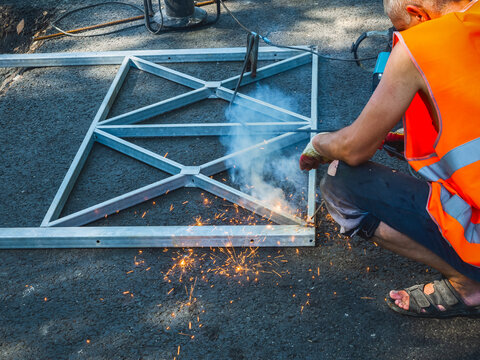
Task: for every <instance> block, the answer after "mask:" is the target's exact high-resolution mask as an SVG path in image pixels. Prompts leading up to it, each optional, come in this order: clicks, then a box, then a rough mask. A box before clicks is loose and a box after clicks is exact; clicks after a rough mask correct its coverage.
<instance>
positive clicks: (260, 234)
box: [0, 225, 315, 249]
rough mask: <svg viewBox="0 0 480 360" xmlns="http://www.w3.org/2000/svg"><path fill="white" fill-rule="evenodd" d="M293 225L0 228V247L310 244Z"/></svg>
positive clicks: (307, 234)
mask: <svg viewBox="0 0 480 360" xmlns="http://www.w3.org/2000/svg"><path fill="white" fill-rule="evenodd" d="M314 237H315V231H314V229H313V228H311V227H305V226H295V225H287V226H285V225H283V226H279V225H273V226H272V225H264V226H241V225H240V226H238V225H237V226H125V227H104V226H102V227H82V228H71V227H58V228H9V229H5V228H0V249H66V248H84V249H86V248H149V247H160V248H163V247H227V246H228V247H230V246H235V247H237V246H252V247H263V246H265V247H272V246H294V247H296V246H314V245H315V241H314Z"/></svg>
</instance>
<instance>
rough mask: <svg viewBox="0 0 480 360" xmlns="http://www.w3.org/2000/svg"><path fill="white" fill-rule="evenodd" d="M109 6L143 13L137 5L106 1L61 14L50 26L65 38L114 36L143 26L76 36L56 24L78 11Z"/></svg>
mask: <svg viewBox="0 0 480 360" xmlns="http://www.w3.org/2000/svg"><path fill="white" fill-rule="evenodd" d="M110 4H118V5H123V6H129V7H131V8H134V9H136V10H138V11H140V12H141V13H143V9H142V8H141V7H139V6H137V5H133V4H129V3H124V2H120V1H107V2H102V3H98V4H92V5H87V6H83V7H80V8H78V9H74V10H71V11H68V12H66V13H65V14H63V15H62V16H60V17H59V18H58V19H56V20H54V21H52V22H51V24H50V25H51V26H52V27H53V28H54V29H55V30H57V31H58V32H60V33H62V34H63V35H66V36H71V37H95V36H103V35H110V34H115V33H118V32H120V31H124V30H127V29H133V28H137V27H140V26H143V24H137V25H132V26H128V27H125V28H121V29H117V30H113V31H108V32H105V33H101V34H88V35H77V34H72V33H71V32H67V31H65V30H63V29H61V28H59V27H58V26H57V25H56V24H57V23H58V22H59V21H60V20H62V19H65V18H66V17H67V16H70V15H72V14H74V13H77V12H79V11H82V10H85V9H90V8H93V7H98V6H102V5H110Z"/></svg>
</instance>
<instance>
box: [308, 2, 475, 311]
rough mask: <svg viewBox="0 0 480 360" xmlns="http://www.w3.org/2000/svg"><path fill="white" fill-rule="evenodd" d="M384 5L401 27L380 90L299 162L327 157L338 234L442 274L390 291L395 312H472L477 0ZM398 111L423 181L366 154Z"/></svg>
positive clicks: (312, 164) (327, 193)
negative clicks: (367, 241)
mask: <svg viewBox="0 0 480 360" xmlns="http://www.w3.org/2000/svg"><path fill="white" fill-rule="evenodd" d="M384 7H385V12H386V14H387V15H388V16H389V18H390V19H391V21H392V23H393V25H394V26H395V28H396V29H397V30H398V31H397V32H395V33H394V47H393V49H392V52H391V55H390V58H389V60H388V63H387V65H386V68H385V72H384V74H383V76H382V79H381V81H380V83H379V85H378V87H377V88H376V90H375V92H374V93H373V95H372V97H371V98H370V100H369V101H368V103H367V105H366V106H365V108H364V109H363V111H362V112H361V114H360V115H359V116H358V118H357V119H356V120H355V121H354V122H353V123H352V124H351V125H349V126H347V127H345V128H343V129H341V130H339V131H336V132H332V133H322V134H318V135H316V136H315V137H313V138H312V140H311V142H310V143H309V144H308V145H307V147H306V148H305V151H304V153H303V154H302V156H301V158H300V168H301V169H302V170H310V169H312V168H317V167H318V166H319V164H323V163H330V165H329V167H328V170H327V174H326V175H325V177H324V178H323V179H322V181H321V184H320V188H321V190H322V195H323V198H324V200H325V204H326V208H327V210H328V211H329V213H330V214H331V216H332V218H333V219H334V220H335V221H336V222H337V223H338V224H339V225H340V228H341V232H343V233H344V234H346V235H354V234H358V235H359V236H361V237H363V238H365V239H372V240H373V241H374V242H375V243H377V244H378V245H380V246H382V247H384V248H386V249H388V250H390V251H393V252H395V253H397V254H399V255H401V256H404V257H407V258H410V259H413V260H415V261H418V262H421V263H423V264H426V265H428V266H430V267H432V268H434V269H436V270H438V271H439V272H440V273H441V274H442V275H443V277H442V279H441V280H436V281H434V282H433V283H428V284H421V285H415V286H412V287H409V288H406V289H404V290H395V291H391V292H390V293H389V295H388V296H387V303H388V305H389V306H390V307H391V308H392V309H393V310H395V311H397V312H399V313H402V314H405V315H411V316H418V317H437V318H444V317H452V316H476V315H478V314H480V99H479V98H478V91H479V89H480V2H478V1H477V0H473V1H469V0H416V1H411V0H384ZM402 118H403V121H404V128H405V139H406V141H405V157H406V159H407V160H408V162H409V164H410V166H411V167H412V168H413V169H415V170H416V171H417V172H418V173H419V174H421V175H422V177H423V178H424V179H426V180H420V179H418V178H416V177H413V176H409V175H406V174H403V173H400V172H398V171H396V170H393V169H390V168H388V167H385V166H382V165H380V164H376V163H373V162H370V161H369V159H370V158H371V157H372V156H373V154H374V153H375V151H376V150H377V148H378V147H379V146H381V143H382V141H383V139H384V138H385V137H386V136H387V134H388V133H389V131H390V130H391V129H392V128H393V127H394V126H395V124H397V122H398V121H399V120H400V119H402ZM399 285H400V284H399ZM401 285H404V284H401Z"/></svg>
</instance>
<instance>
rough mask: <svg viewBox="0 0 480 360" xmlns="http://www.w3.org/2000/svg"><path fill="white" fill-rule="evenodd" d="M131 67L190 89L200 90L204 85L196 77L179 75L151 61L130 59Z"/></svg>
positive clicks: (203, 82)
mask: <svg viewBox="0 0 480 360" xmlns="http://www.w3.org/2000/svg"><path fill="white" fill-rule="evenodd" d="M130 60H131V62H132V67H135V68H136V69H138V70H142V71H145V72H148V73H150V74H153V75H156V76H159V77H162V78H164V79H167V80H170V81H174V82H176V83H178V84H181V85H183V86H188V87H190V88H192V89H200V88H202V87H204V86H205V85H206V83H205V81H203V80H200V79H197V78H196V77H193V76H190V75H187V74H184V73H181V72H179V71H176V70H173V69H169V68H167V67H165V66H162V65H158V64H155V63H153V62H151V61H146V60H143V59H140V58H138V57H136V56H132V57H131V58H130Z"/></svg>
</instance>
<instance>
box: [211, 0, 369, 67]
mask: <svg viewBox="0 0 480 360" xmlns="http://www.w3.org/2000/svg"><path fill="white" fill-rule="evenodd" d="M217 1H219V2H220V3H221V4H222V6H223V8H224V9H225V11H226V12H227V13H228V14H229V15H230V16H231V17H232V18H233V20H235V22H236V23H237V24H238V25H239V26H240V27H241V28H242V29H243V30H245V31H246V32H248V33H251V34H253V35H258V37H259V38H260V39H262V40H263V42H264V43H265V44H267V45H270V46H275V47H278V48H283V49H292V50H300V51H305V52H308V53H311V54H313V55H316V56H318V57H319V58H322V59H325V60H335V61H346V62H359V61H364V60H373V59H376V58H377V57H376V56H371V57H366V58H362V59H358V58H357V59H346V58H339V57H334V56H330V55H325V54H321V53H319V52H317V51H314V50H311V49H306V48H300V47H296V46H286V45H280V44H276V43H274V42H272V41H271V40H270V39H269V38H267V37H266V36H263V35H260V34H257V33H256V32H254V31H252V30H250V29H249V28H247V27H246V26H245V25H243V24H242V23H241V22H240V20H238V19H237V18H236V17H235V15H233V14H232V12H231V11H230V9H229V8H228V7H227V6H226V5H225V3H224V2H223V0H217Z"/></svg>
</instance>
